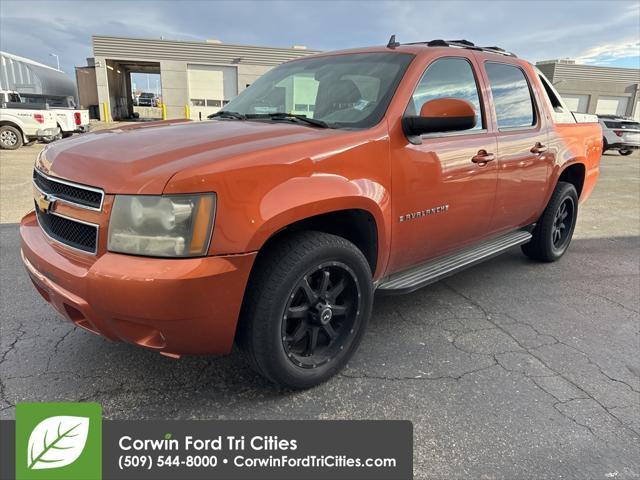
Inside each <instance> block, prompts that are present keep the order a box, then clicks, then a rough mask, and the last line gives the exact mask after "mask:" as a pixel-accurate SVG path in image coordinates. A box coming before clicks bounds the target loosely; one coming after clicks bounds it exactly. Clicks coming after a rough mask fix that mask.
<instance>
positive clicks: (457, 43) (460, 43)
mask: <svg viewBox="0 0 640 480" xmlns="http://www.w3.org/2000/svg"><path fill="white" fill-rule="evenodd" d="M406 45H426V46H428V47H457V48H468V49H469V50H478V51H480V52H487V53H495V54H498V55H505V56H507V57H515V56H516V55H515V54H514V53H511V52H508V51H506V50H505V49H504V48H500V47H480V46H479V45H475V44H474V43H472V42H470V41H469V40H441V39H436V40H429V41H426V42H412V43H407V44H406Z"/></svg>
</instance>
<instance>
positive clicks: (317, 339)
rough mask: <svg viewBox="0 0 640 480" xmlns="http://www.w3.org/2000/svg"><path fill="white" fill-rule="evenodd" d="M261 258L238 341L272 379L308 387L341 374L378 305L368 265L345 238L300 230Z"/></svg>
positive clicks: (300, 387)
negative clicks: (373, 307) (374, 300)
mask: <svg viewBox="0 0 640 480" xmlns="http://www.w3.org/2000/svg"><path fill="white" fill-rule="evenodd" d="M279 242H280V243H279V244H277V245H276V246H275V247H274V248H272V249H270V250H269V251H267V252H264V254H263V256H262V257H261V258H259V259H258V261H257V262H258V263H257V264H256V266H255V268H254V272H253V273H252V277H251V279H250V282H249V285H248V287H247V294H246V298H245V302H244V306H243V312H242V315H241V319H240V324H239V326H238V335H237V341H238V344H239V346H240V348H241V349H242V350H243V351H244V352H245V353H246V355H247V357H248V358H249V361H250V363H251V364H252V366H253V367H254V368H255V369H256V370H257V371H258V373H260V374H262V375H263V376H265V377H266V378H268V379H269V380H271V381H273V382H275V383H278V384H280V385H283V386H285V387H288V388H293V389H303V388H310V387H313V386H315V385H318V384H320V383H322V382H324V381H326V380H327V379H329V378H330V377H332V376H333V375H335V374H336V373H338V372H339V371H340V370H341V369H342V368H343V367H344V366H345V365H346V363H347V361H348V360H349V359H350V358H351V356H352V355H353V353H354V352H355V351H356V349H357V347H358V345H359V344H360V341H361V339H362V335H363V333H364V331H365V328H366V326H367V323H368V320H369V316H370V315H371V307H372V302H373V284H372V281H371V269H370V267H369V264H368V263H367V260H366V259H365V257H364V255H363V254H362V252H361V251H360V250H359V249H358V248H357V247H356V246H355V245H353V244H352V243H351V242H349V241H347V240H345V239H344V238H342V237H338V236H335V235H330V234H326V233H321V232H302V233H298V234H294V235H291V236H288V237H284V238H283V239H282V240H280V241H279Z"/></svg>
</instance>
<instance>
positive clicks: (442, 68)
mask: <svg viewBox="0 0 640 480" xmlns="http://www.w3.org/2000/svg"><path fill="white" fill-rule="evenodd" d="M436 98H461V99H463V100H467V101H468V102H470V103H471V104H472V105H473V107H474V108H475V110H476V115H477V118H478V121H477V123H476V126H475V127H473V129H472V130H481V129H482V128H483V121H482V110H481V108H480V94H479V93H478V85H477V84H476V78H475V76H474V74H473V70H472V68H471V64H470V63H469V62H468V61H467V60H466V59H464V58H461V57H446V58H441V59H439V60H436V61H435V62H433V63H432V64H431V65H429V67H427V70H426V71H425V72H424V75H423V76H422V78H421V79H420V83H418V86H417V87H416V90H415V92H413V105H409V109H408V110H409V112H407V113H408V114H410V115H413V114H418V113H420V109H421V108H422V105H424V104H425V103H426V102H428V101H429V100H434V99H436ZM412 107H413V108H414V112H415V113H414V112H411V111H410V110H411V108H412Z"/></svg>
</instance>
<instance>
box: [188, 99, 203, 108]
mask: <svg viewBox="0 0 640 480" xmlns="http://www.w3.org/2000/svg"><path fill="white" fill-rule="evenodd" d="M191 105H193V106H194V107H204V106H205V101H204V98H192V99H191Z"/></svg>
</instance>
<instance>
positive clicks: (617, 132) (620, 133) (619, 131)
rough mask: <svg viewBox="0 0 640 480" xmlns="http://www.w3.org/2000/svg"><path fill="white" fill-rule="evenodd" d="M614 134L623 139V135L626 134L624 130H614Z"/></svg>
mask: <svg viewBox="0 0 640 480" xmlns="http://www.w3.org/2000/svg"><path fill="white" fill-rule="evenodd" d="M613 133H615V134H616V135H617V136H619V137H621V136H622V135H624V132H623V131H622V130H614V131H613Z"/></svg>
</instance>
